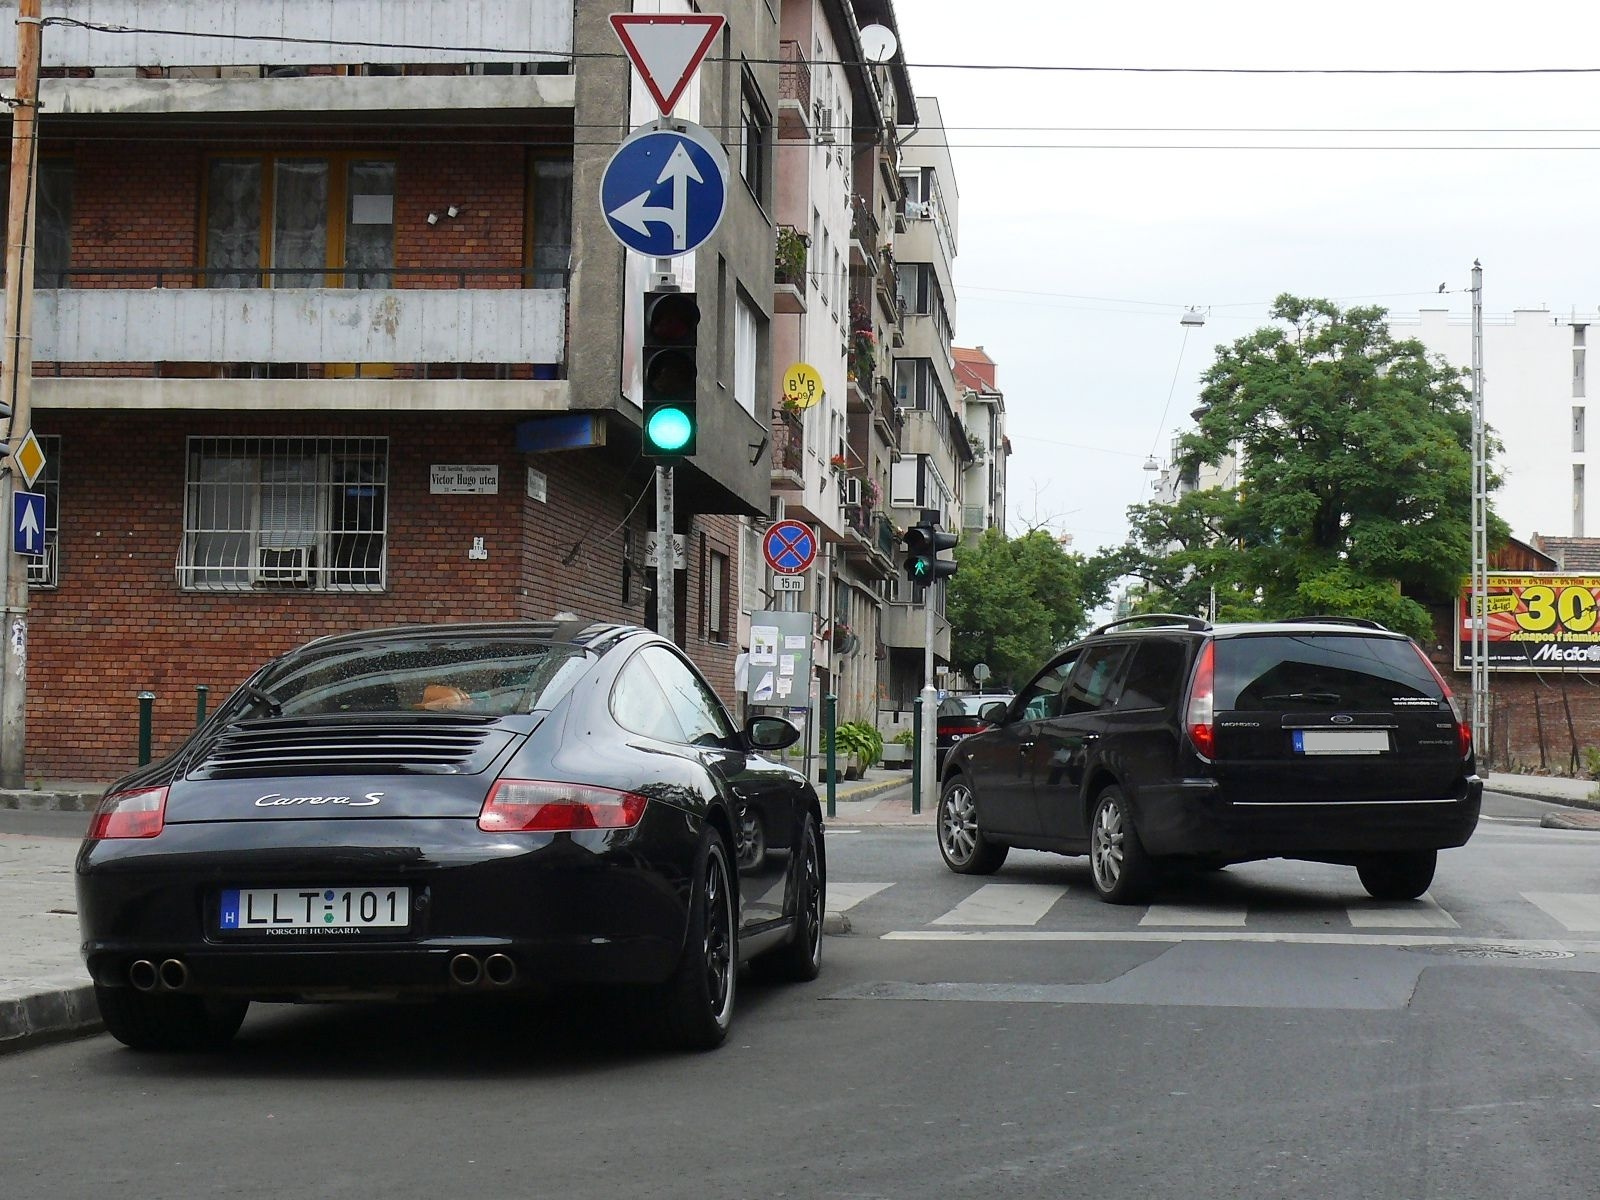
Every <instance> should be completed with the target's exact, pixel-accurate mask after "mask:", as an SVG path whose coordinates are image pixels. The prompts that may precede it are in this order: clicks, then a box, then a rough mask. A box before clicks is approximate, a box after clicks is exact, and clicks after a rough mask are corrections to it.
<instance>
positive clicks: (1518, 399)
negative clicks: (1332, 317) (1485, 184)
mask: <svg viewBox="0 0 1600 1200" xmlns="http://www.w3.org/2000/svg"><path fill="white" fill-rule="evenodd" d="M1597 322H1600V315H1597V314H1594V313H1588V314H1585V313H1582V312H1577V311H1574V312H1572V313H1568V314H1558V313H1554V312H1551V311H1549V310H1547V309H1542V308H1540V309H1518V310H1516V311H1515V312H1513V313H1512V314H1511V316H1510V317H1502V318H1498V319H1496V318H1489V317H1486V318H1485V319H1484V327H1483V376H1484V383H1483V407H1484V420H1485V421H1486V422H1487V424H1488V425H1489V426H1490V429H1491V432H1492V434H1493V436H1495V437H1496V438H1498V439H1499V440H1500V442H1501V443H1502V446H1503V449H1502V450H1501V452H1500V453H1499V455H1498V456H1496V458H1495V459H1494V460H1493V466H1494V468H1495V469H1496V470H1497V471H1498V472H1499V473H1500V475H1501V476H1502V478H1503V480H1504V482H1503V483H1502V485H1501V487H1500V490H1499V491H1498V492H1497V493H1496V494H1495V495H1494V497H1493V498H1492V503H1493V505H1494V509H1495V511H1496V512H1497V513H1499V514H1500V516H1501V517H1502V518H1503V519H1504V520H1505V521H1506V522H1507V523H1508V524H1509V525H1510V526H1511V532H1512V534H1513V536H1515V537H1518V538H1521V539H1523V540H1524V541H1530V540H1532V538H1533V535H1534V534H1536V533H1544V534H1553V535H1557V536H1561V535H1567V536H1571V537H1583V536H1585V533H1586V531H1588V530H1600V513H1597V514H1596V517H1595V518H1590V517H1589V515H1588V514H1589V511H1590V504H1589V499H1588V494H1587V488H1586V476H1587V474H1588V468H1589V466H1591V465H1597V464H1596V459H1597V455H1596V452H1595V451H1594V450H1591V449H1590V448H1589V446H1588V440H1587V437H1586V435H1585V429H1584V426H1585V411H1586V406H1587V399H1586V397H1585V395H1584V393H1585V390H1586V385H1585V365H1584V356H1585V353H1586V347H1585V342H1586V340H1587V334H1588V329H1589V326H1590V325H1593V324H1596V323H1597ZM1389 324H1390V329H1391V331H1392V332H1393V333H1394V335H1395V336H1396V337H1400V338H1404V337H1414V338H1416V339H1417V340H1418V341H1420V342H1421V343H1422V344H1423V345H1424V346H1426V347H1427V348H1428V350H1429V351H1431V352H1432V353H1434V354H1439V355H1442V356H1444V358H1445V359H1446V360H1447V361H1449V362H1450V363H1451V364H1452V365H1455V366H1459V367H1463V368H1465V367H1470V366H1471V364H1472V325H1471V321H1470V319H1469V318H1467V317H1452V316H1451V315H1450V314H1449V313H1448V312H1446V311H1444V310H1443V309H1424V310H1422V312H1421V313H1419V314H1418V315H1417V316H1416V317H1413V318H1409V319H1407V318H1399V319H1394V320H1391V321H1390V323H1389ZM1597 442H1600V431H1597ZM1597 469H1600V466H1597Z"/></svg>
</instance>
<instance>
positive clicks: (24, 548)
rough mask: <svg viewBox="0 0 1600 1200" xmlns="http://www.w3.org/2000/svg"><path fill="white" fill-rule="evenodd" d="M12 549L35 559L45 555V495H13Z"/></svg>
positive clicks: (26, 493) (13, 493)
mask: <svg viewBox="0 0 1600 1200" xmlns="http://www.w3.org/2000/svg"><path fill="white" fill-rule="evenodd" d="M11 549H12V550H14V551H15V552H16V553H18V554H31V555H34V556H35V557H38V556H39V555H41V554H43V553H44V493H43V492H12V493H11Z"/></svg>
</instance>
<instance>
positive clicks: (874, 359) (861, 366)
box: [850, 329, 878, 380]
mask: <svg viewBox="0 0 1600 1200" xmlns="http://www.w3.org/2000/svg"><path fill="white" fill-rule="evenodd" d="M877 365H878V352H877V339H875V338H874V337H873V336H872V330H870V329H857V330H855V331H854V332H853V333H852V335H851V340H850V371H851V374H852V375H853V376H854V377H855V378H856V379H857V380H869V379H871V378H872V371H873V368H874V367H876V366H877Z"/></svg>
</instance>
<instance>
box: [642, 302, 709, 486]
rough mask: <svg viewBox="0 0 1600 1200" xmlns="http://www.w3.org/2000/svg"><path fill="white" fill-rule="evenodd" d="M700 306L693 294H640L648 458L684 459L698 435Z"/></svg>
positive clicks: (689, 452)
mask: <svg viewBox="0 0 1600 1200" xmlns="http://www.w3.org/2000/svg"><path fill="white" fill-rule="evenodd" d="M699 328H700V305H699V302H698V301H697V300H696V299H695V295H694V293H693V292H674V291H655V292H646V293H645V294H644V354H643V376H644V430H643V434H644V438H643V447H642V450H641V453H643V455H644V456H645V457H646V458H672V459H679V458H688V457H690V456H691V455H693V454H694V452H695V449H696V442H697V440H698V436H699V432H700V429H699V417H698V414H697V412H696V409H695V392H696V387H697V384H698V382H699V368H698V366H697V365H696V362H695V350H696V345H695V342H696V338H697V336H698V334H699Z"/></svg>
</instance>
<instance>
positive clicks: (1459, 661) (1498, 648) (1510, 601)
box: [1456, 574, 1600, 672]
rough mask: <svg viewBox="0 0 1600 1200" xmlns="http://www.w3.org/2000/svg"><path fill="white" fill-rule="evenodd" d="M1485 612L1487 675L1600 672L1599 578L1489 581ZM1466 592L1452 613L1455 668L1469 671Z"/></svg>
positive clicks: (1529, 577)
mask: <svg viewBox="0 0 1600 1200" xmlns="http://www.w3.org/2000/svg"><path fill="white" fill-rule="evenodd" d="M1485 600H1486V603H1485V605H1484V608H1485V612H1484V613H1483V615H1482V617H1481V619H1482V620H1483V621H1484V623H1485V628H1486V631H1487V634H1488V651H1487V658H1488V666H1489V669H1490V670H1493V671H1555V672H1560V671H1600V575H1544V574H1536V575H1490V576H1489V577H1488V594H1487V596H1486V597H1485ZM1474 620H1475V614H1474V613H1473V606H1472V593H1471V591H1470V589H1463V590H1462V593H1461V600H1460V603H1459V605H1458V606H1457V612H1456V666H1457V667H1458V668H1459V669H1460V670H1463V671H1466V670H1470V669H1471V667H1472V630H1473V622H1474Z"/></svg>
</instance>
